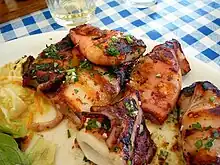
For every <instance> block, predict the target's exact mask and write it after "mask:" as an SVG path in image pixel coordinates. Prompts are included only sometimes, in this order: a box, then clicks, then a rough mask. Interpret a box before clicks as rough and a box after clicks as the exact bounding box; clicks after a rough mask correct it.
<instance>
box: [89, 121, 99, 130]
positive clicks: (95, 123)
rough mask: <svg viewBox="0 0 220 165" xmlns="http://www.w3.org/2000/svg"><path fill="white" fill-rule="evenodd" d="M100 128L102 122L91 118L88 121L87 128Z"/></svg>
mask: <svg viewBox="0 0 220 165" xmlns="http://www.w3.org/2000/svg"><path fill="white" fill-rule="evenodd" d="M94 128H100V123H99V122H98V121H97V120H96V119H89V120H88V122H87V126H86V130H92V129H94Z"/></svg>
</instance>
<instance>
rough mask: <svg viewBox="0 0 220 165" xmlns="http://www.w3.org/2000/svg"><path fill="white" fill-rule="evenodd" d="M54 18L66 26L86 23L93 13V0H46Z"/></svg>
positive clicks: (94, 7)
mask: <svg viewBox="0 0 220 165" xmlns="http://www.w3.org/2000/svg"><path fill="white" fill-rule="evenodd" d="M46 2H47V6H48V8H49V10H50V12H51V15H52V17H53V18H54V20H55V21H56V22H57V23H58V24H60V25H62V26H65V27H67V28H71V27H74V26H77V25H81V24H84V23H87V22H88V21H89V20H90V19H91V18H92V16H93V15H94V13H95V9H96V6H95V0H46Z"/></svg>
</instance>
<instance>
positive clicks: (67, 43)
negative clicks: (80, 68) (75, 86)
mask: <svg viewBox="0 0 220 165" xmlns="http://www.w3.org/2000/svg"><path fill="white" fill-rule="evenodd" d="M73 50H74V51H73ZM48 52H49V53H48ZM78 54H79V52H77V50H75V49H74V48H73V44H72V42H71V39H70V37H69V35H67V36H66V37H65V38H63V39H62V40H61V41H60V42H58V43H56V44H52V45H50V46H47V48H46V49H44V50H43V51H42V52H41V53H40V54H39V55H38V57H37V58H36V59H34V58H33V57H32V56H29V57H28V59H27V61H26V62H25V63H24V64H23V86H24V87H31V88H34V89H38V90H40V91H43V92H48V91H50V92H51V91H56V90H57V89H58V88H59V86H60V85H61V84H62V81H64V80H65V73H64V72H63V70H65V69H68V68H69V67H73V66H75V65H78V63H77V61H76V60H75V56H77V55H78ZM76 63H77V64H76ZM70 64H71V65H72V64H73V66H70Z"/></svg>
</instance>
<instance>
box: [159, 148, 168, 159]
mask: <svg viewBox="0 0 220 165" xmlns="http://www.w3.org/2000/svg"><path fill="white" fill-rule="evenodd" d="M168 155H169V152H167V151H165V150H160V153H159V155H158V157H159V159H163V160H166V159H167V157H168Z"/></svg>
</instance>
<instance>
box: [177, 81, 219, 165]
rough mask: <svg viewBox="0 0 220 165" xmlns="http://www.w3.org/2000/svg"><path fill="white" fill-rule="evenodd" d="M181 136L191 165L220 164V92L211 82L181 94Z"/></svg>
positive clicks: (196, 85)
mask: <svg viewBox="0 0 220 165" xmlns="http://www.w3.org/2000/svg"><path fill="white" fill-rule="evenodd" d="M177 105H178V106H179V108H180V112H181V118H180V123H181V135H182V147H183V151H184V157H185V159H186V162H187V164H188V165H190V164H192V165H210V164H220V157H219V154H220V121H219V120H220V90H219V89H217V87H215V86H214V85H213V84H211V83H210V82H208V81H205V82H196V83H194V84H192V85H191V86H189V87H186V88H184V89H183V90H182V91H181V94H180V98H179V100H178V103H177Z"/></svg>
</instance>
